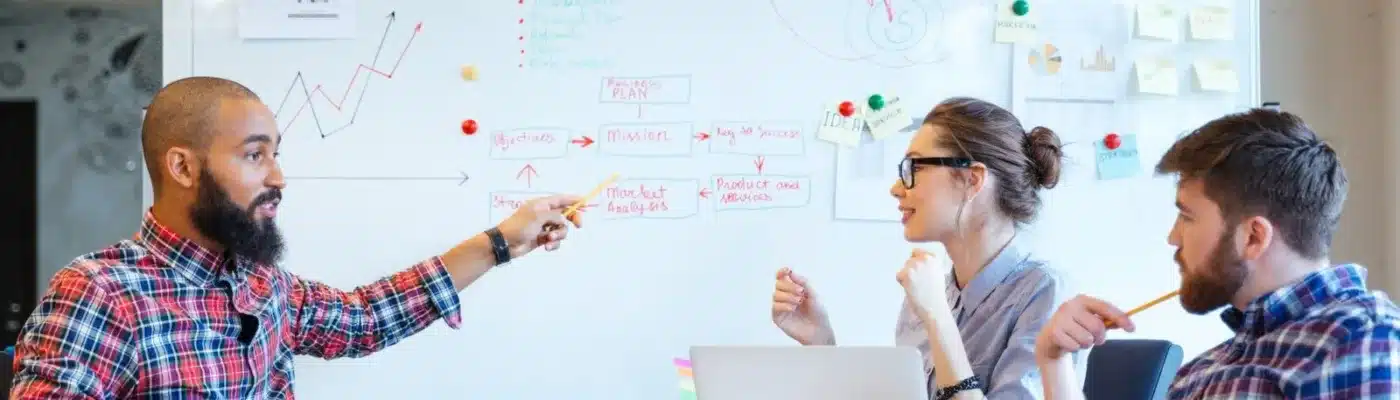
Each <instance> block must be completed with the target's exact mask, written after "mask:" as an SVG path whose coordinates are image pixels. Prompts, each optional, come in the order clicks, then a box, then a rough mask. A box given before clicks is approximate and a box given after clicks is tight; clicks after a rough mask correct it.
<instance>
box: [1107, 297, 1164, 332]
mask: <svg viewBox="0 0 1400 400" xmlns="http://www.w3.org/2000/svg"><path fill="white" fill-rule="evenodd" d="M1178 292H1179V290H1173V291H1171V292H1168V293H1167V294H1164V295H1162V296H1160V297H1158V298H1155V299H1152V301H1149V302H1146V303H1143V304H1142V305H1140V306H1137V307H1134V308H1133V309H1131V310H1128V312H1127V314H1128V316H1129V317H1131V316H1133V314H1137V313H1140V312H1143V311H1144V310H1147V309H1149V308H1152V306H1155V305H1157V304H1160V303H1161V302H1164V301H1167V299H1170V298H1173V297H1176V295H1177V293H1178ZM1107 325H1108V327H1109V328H1112V327H1113V326H1114V324H1113V322H1108V323H1107Z"/></svg>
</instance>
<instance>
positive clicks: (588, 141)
mask: <svg viewBox="0 0 1400 400" xmlns="http://www.w3.org/2000/svg"><path fill="white" fill-rule="evenodd" d="M572 141H573V142H574V144H576V145H578V147H588V145H590V144H593V138H591V137H588V136H584V137H583V139H574V140H572Z"/></svg>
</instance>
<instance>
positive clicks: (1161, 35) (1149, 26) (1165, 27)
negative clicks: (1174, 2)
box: [1134, 2, 1177, 42]
mask: <svg viewBox="0 0 1400 400" xmlns="http://www.w3.org/2000/svg"><path fill="white" fill-rule="evenodd" d="M1134 14H1135V15H1134V16H1135V18H1134V19H1136V20H1137V36H1138V37H1139V38H1145V39H1158V40H1166V41H1171V42H1175V41H1176V38H1177V25H1176V24H1177V18H1176V8H1173V7H1172V6H1171V5H1170V4H1166V3H1163V2H1147V3H1139V4H1138V5H1137V8H1136V12H1135V13H1134Z"/></svg>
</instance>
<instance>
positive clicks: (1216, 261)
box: [1175, 232, 1248, 315]
mask: <svg viewBox="0 0 1400 400" xmlns="http://www.w3.org/2000/svg"><path fill="white" fill-rule="evenodd" d="M1230 242H1231V240H1230V234H1229V233H1228V232H1227V233H1225V234H1222V235H1221V236H1220V241H1219V242H1218V243H1216V244H1215V251H1213V252H1212V253H1211V257H1210V260H1209V262H1208V263H1207V264H1206V265H1205V266H1204V268H1197V270H1199V271H1202V272H1201V273H1200V275H1196V274H1194V273H1192V272H1190V269H1188V268H1186V262H1185V260H1183V259H1182V258H1181V249H1177V251H1176V257H1175V258H1176V264H1177V265H1178V266H1180V267H1181V306H1182V308H1185V309H1186V312H1189V313H1192V314H1196V315H1202V314H1205V313H1208V312H1211V311H1214V310H1215V309H1218V308H1220V307H1223V306H1225V305H1226V304H1230V301H1231V300H1232V299H1234V297H1235V293H1238V292H1239V291H1240V288H1242V287H1244V280H1245V277H1246V276H1247V275H1248V271H1247V270H1246V269H1245V266H1244V261H1243V259H1242V257H1240V255H1239V253H1238V252H1236V251H1235V248H1234V246H1231V245H1230Z"/></svg>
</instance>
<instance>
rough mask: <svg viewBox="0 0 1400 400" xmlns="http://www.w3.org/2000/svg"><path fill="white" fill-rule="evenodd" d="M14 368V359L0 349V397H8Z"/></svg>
mask: <svg viewBox="0 0 1400 400" xmlns="http://www.w3.org/2000/svg"><path fill="white" fill-rule="evenodd" d="M14 367H15V359H14V358H13V357H11V356H10V353H7V352H5V351H4V350H3V349H0V396H4V397H10V384H11V383H12V382H11V381H13V380H14V379H15V377H14Z"/></svg>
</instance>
